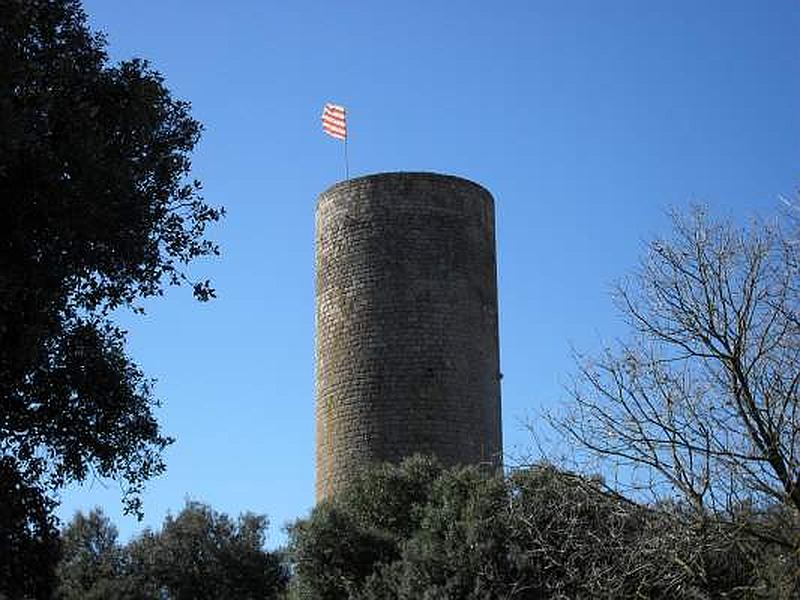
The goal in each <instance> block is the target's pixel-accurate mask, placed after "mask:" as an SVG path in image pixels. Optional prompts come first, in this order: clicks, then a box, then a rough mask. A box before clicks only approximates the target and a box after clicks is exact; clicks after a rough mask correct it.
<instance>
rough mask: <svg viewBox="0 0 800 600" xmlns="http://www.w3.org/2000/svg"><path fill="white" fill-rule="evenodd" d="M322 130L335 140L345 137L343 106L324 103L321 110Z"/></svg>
mask: <svg viewBox="0 0 800 600" xmlns="http://www.w3.org/2000/svg"><path fill="white" fill-rule="evenodd" d="M322 130H323V131H324V132H325V133H327V134H328V135H329V136H331V137H335V138H336V139H337V140H346V139H347V125H346V123H345V110H344V106H339V105H337V104H330V103H328V104H326V105H325V108H324V109H323V111H322Z"/></svg>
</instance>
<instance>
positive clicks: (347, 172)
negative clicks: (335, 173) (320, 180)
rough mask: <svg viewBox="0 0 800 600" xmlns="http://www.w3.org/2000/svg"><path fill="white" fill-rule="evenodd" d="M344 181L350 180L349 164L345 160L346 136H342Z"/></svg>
mask: <svg viewBox="0 0 800 600" xmlns="http://www.w3.org/2000/svg"><path fill="white" fill-rule="evenodd" d="M344 179H345V181H349V180H350V162H349V160H348V159H347V135H346V134H345V136H344Z"/></svg>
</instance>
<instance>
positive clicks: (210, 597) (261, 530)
mask: <svg viewBox="0 0 800 600" xmlns="http://www.w3.org/2000/svg"><path fill="white" fill-rule="evenodd" d="M267 525H268V521H267V518H266V517H264V516H263V515H255V514H252V513H245V514H243V515H240V516H239V518H238V519H237V520H235V521H234V520H233V519H231V518H230V517H228V516H227V515H225V514H222V513H218V512H216V511H214V510H212V509H211V508H210V507H209V506H207V505H205V504H201V503H198V502H188V503H187V504H186V506H185V508H184V509H183V510H182V511H181V512H180V513H179V514H178V515H177V516H175V517H172V516H168V517H167V519H166V520H165V521H164V525H163V527H162V529H161V531H159V532H157V533H153V532H145V533H144V534H143V535H142V536H140V537H139V538H138V539H136V540H134V541H133V542H131V543H130V544H129V545H128V547H127V549H126V551H127V553H128V561H129V564H128V574H129V577H130V578H131V581H132V582H135V584H134V585H131V586H130V588H131V589H132V590H138V592H139V593H143V595H142V596H127V597H128V598H134V597H137V598H138V597H141V598H169V599H170V600H184V599H186V600H206V599H207V600H226V599H228V598H241V599H242V600H255V599H259V600H260V599H265V598H275V597H277V595H278V594H279V593H280V592H281V591H282V590H283V588H284V586H285V583H286V579H287V574H286V572H285V571H284V568H283V565H282V563H281V560H280V557H279V556H278V555H277V554H275V553H270V552H267V551H266V550H265V549H264V543H265V538H266V530H267Z"/></svg>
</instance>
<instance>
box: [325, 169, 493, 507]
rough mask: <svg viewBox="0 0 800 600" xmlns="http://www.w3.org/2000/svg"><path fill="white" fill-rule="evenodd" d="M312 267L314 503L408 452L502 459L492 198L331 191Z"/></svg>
mask: <svg viewBox="0 0 800 600" xmlns="http://www.w3.org/2000/svg"><path fill="white" fill-rule="evenodd" d="M316 267H317V273H316V300H317V309H316V396H317V398H316V402H317V404H316V421H317V482H316V492H317V498H318V499H321V498H323V497H325V496H327V495H329V494H331V493H333V492H335V491H336V489H337V488H339V487H340V486H341V485H343V484H345V483H346V482H347V481H348V480H349V479H350V478H351V477H352V476H353V475H354V474H355V473H357V472H358V471H359V470H360V469H361V468H363V467H364V466H366V465H368V464H369V463H371V462H374V461H382V460H391V461H398V460H400V459H402V458H403V457H405V456H408V455H410V454H413V453H414V452H422V453H427V454H435V455H437V456H438V457H439V458H440V459H441V460H442V461H443V462H444V463H445V464H448V465H452V464H474V463H481V462H483V463H489V464H499V463H500V460H501V452H502V439H501V429H500V383H499V357H498V337H497V282H496V266H495V240H494V204H493V200H492V196H491V194H489V192H487V191H486V190H485V189H484V188H482V187H480V186H479V185H477V184H475V183H472V182H470V181H467V180H465V179H460V178H457V177H450V176H446V175H437V174H433V173H383V174H378V175H371V176H367V177H360V178H358V179H352V180H350V181H346V182H342V183H339V184H336V185H334V186H333V187H331V188H330V189H328V190H327V191H325V192H324V193H322V194H321V195H320V197H319V201H318V203H317V210H316Z"/></svg>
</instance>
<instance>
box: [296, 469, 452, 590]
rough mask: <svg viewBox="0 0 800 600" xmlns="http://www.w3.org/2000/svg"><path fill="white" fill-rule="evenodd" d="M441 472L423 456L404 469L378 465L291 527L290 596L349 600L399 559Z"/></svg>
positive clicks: (415, 528)
mask: <svg viewBox="0 0 800 600" xmlns="http://www.w3.org/2000/svg"><path fill="white" fill-rule="evenodd" d="M441 472H442V467H441V465H440V464H439V463H437V462H436V461H434V460H431V459H429V458H425V457H421V456H414V457H412V458H409V459H407V460H406V461H405V462H404V463H403V465H402V467H398V466H396V465H391V464H384V465H380V466H378V467H376V468H375V469H373V470H372V471H370V473H369V476H365V477H361V478H359V479H357V480H356V481H355V482H354V483H353V484H352V485H351V486H350V487H349V488H348V489H346V490H344V491H343V492H342V493H341V494H340V495H339V496H337V498H336V499H335V500H334V501H326V502H322V503H320V504H319V505H317V507H316V508H315V509H314V510H313V511H312V513H311V516H310V517H309V518H308V519H305V520H299V521H297V522H296V523H294V524H293V525H292V526H290V527H289V536H290V549H289V552H290V554H291V556H292V559H293V563H294V567H295V575H296V577H295V578H294V581H293V586H294V589H293V594H294V595H295V596H298V597H300V598H318V599H320V600H328V599H330V600H334V599H336V598H347V597H348V596H349V595H351V594H353V593H355V591H357V590H358V589H360V588H361V586H362V585H363V584H364V581H365V580H366V579H367V578H368V577H369V576H370V575H371V574H372V573H373V572H374V570H375V569H376V566H377V565H380V564H384V563H387V562H391V561H394V560H396V559H398V558H399V556H400V545H401V544H402V542H403V540H405V539H406V538H407V537H409V536H410V535H411V534H412V533H413V532H414V531H416V530H417V529H418V528H419V520H420V518H421V510H422V507H424V506H425V504H426V502H427V501H428V497H429V495H430V491H431V486H432V485H433V483H434V481H435V480H436V478H437V477H438V476H439V475H440V474H441Z"/></svg>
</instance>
